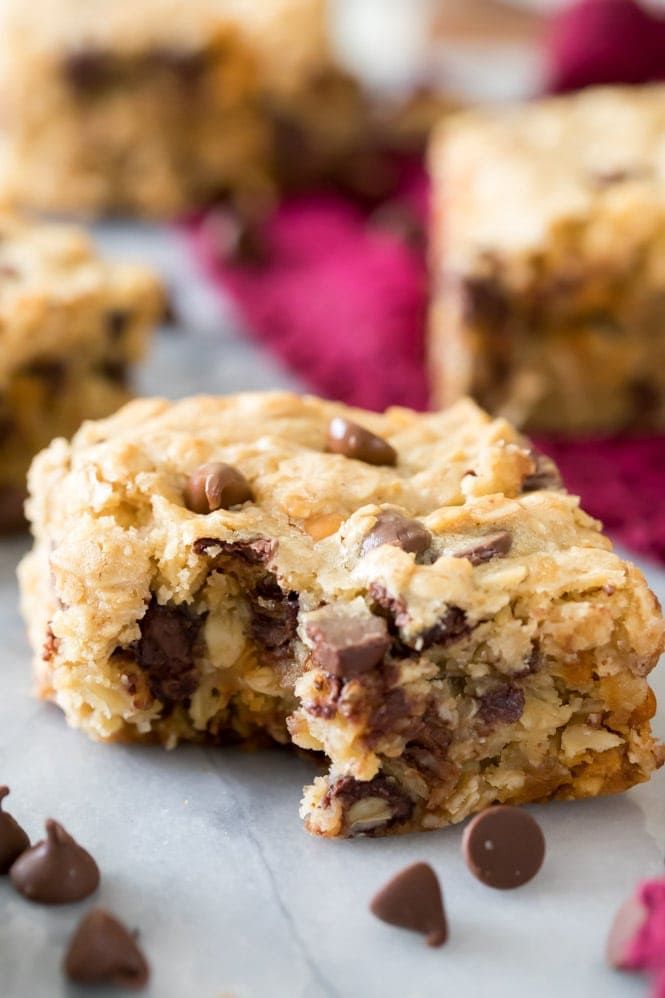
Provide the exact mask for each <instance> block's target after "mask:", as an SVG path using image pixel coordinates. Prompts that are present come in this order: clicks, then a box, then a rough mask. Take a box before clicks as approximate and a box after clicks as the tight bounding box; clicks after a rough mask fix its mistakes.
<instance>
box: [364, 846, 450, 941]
mask: <svg viewBox="0 0 665 998" xmlns="http://www.w3.org/2000/svg"><path fill="white" fill-rule="evenodd" d="M370 911H371V912H372V914H373V915H376V917H377V918H380V919H381V921H382V922H388V924H389V925H397V926H399V927H400V928H402V929H411V930H412V931H413V932H421V933H422V934H423V935H425V936H427V943H428V945H429V946H443V944H444V943H445V942H446V940H447V938H448V923H447V921H446V915H445V911H444V908H443V897H442V895H441V887H440V885H439V880H438V878H437V875H436V873H435V872H434V870H433V869H432V867H431V866H430V865H429V863H414V864H413V865H412V866H407V868H406V869H405V870H402V871H401V873H398V874H397V875H396V876H394V877H393V879H392V880H390V881H389V882H388V883H387V884H386V886H385V887H383V888H382V889H381V890H380V891H379V892H378V894H376V895H375V897H374V898H373V899H372V902H371V904H370Z"/></svg>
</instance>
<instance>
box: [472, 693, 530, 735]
mask: <svg viewBox="0 0 665 998" xmlns="http://www.w3.org/2000/svg"><path fill="white" fill-rule="evenodd" d="M523 712H524V691H523V690H521V689H520V687H519V686H515V685H513V684H512V683H500V684H499V685H498V686H496V687H495V688H494V689H493V690H490V691H489V692H488V693H485V694H483V696H481V697H480V699H479V704H478V716H479V717H480V718H481V720H482V721H484V722H485V724H489V725H492V724H499V723H500V724H514V723H515V722H516V721H519V719H520V717H521V716H522V714H523Z"/></svg>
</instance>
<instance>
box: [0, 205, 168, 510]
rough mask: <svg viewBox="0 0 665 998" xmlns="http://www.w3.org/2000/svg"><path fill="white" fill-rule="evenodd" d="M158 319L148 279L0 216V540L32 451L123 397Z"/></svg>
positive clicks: (65, 238)
mask: <svg viewBox="0 0 665 998" xmlns="http://www.w3.org/2000/svg"><path fill="white" fill-rule="evenodd" d="M162 310H163V300H162V291H161V287H160V285H159V282H158V281H157V279H156V278H155V277H154V276H153V275H152V273H150V272H148V271H146V270H144V269H143V268H141V267H135V266H131V265H125V264H120V263H110V262H104V261H103V260H101V259H100V258H99V256H98V255H97V253H96V252H95V250H94V248H93V246H92V244H91V242H90V241H89V239H88V238H87V237H86V236H85V235H84V234H83V233H82V232H81V231H79V230H78V229H72V228H69V227H66V226H62V225H43V224H32V223H27V222H24V221H21V220H18V219H16V218H15V217H13V216H8V215H4V216H0V347H1V350H0V530H6V529H10V528H13V527H14V526H17V525H18V524H19V523H21V522H22V515H23V514H22V504H23V499H24V498H25V489H26V486H25V479H26V473H27V470H28V467H29V464H30V461H31V459H32V458H33V456H34V455H35V454H36V453H37V451H39V450H40V449H41V448H42V447H45V446H46V444H48V443H49V441H50V440H52V439H53V437H55V436H58V435H66V436H69V435H71V434H72V433H73V432H74V431H75V430H76V429H77V428H78V427H79V425H80V423H81V421H82V420H83V419H86V418H98V417H100V416H106V415H108V414H109V413H111V412H113V411H114V410H115V409H117V408H118V406H120V405H122V404H123V403H124V402H126V401H127V399H128V398H129V397H130V393H129V385H128V376H129V368H130V366H131V365H132V364H134V363H135V362H136V361H137V360H139V359H140V358H141V357H142V356H143V353H144V352H145V349H146V345H147V341H148V337H149V334H150V331H151V329H152V327H153V325H154V324H155V322H156V321H157V319H158V318H159V316H160V314H161V311H162Z"/></svg>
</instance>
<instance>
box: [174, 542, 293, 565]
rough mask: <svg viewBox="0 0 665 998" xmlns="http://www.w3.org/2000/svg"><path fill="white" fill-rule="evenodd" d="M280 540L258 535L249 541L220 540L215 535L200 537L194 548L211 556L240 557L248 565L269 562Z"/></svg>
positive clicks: (197, 552)
mask: <svg viewBox="0 0 665 998" xmlns="http://www.w3.org/2000/svg"><path fill="white" fill-rule="evenodd" d="M277 544H278V542H277V541H275V540H269V539H268V538H267V537H256V538H254V540H247V541H220V540H217V539H216V538H215V537H199V538H198V539H197V540H195V541H194V544H193V545H192V548H193V550H194V553H195V554H200V555H207V556H208V557H211V558H218V557H220V556H221V557H227V558H239V559H240V560H241V561H245V562H247V564H248V565H263V564H267V563H268V562H269V561H271V560H272V558H274V556H275V553H276V552H277Z"/></svg>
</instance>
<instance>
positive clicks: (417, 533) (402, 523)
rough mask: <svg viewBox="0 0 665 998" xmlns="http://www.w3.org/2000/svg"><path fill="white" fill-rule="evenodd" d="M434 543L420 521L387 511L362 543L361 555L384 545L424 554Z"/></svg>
mask: <svg viewBox="0 0 665 998" xmlns="http://www.w3.org/2000/svg"><path fill="white" fill-rule="evenodd" d="M431 543H432V535H431V534H430V532H429V530H427V528H426V527H423V525H422V523H419V522H418V520H411V519H409V518H408V517H406V516H402V515H401V513H394V512H391V511H390V510H386V511H385V512H383V513H380V514H379V516H378V517H377V520H376V523H375V524H374V526H373V527H372V529H371V530H370V532H369V533H368V534H367V536H366V537H365V539H364V540H363V542H362V546H361V553H362V554H363V555H366V554H367V553H368V552H369V551H372V550H373V549H374V548H378V547H381V545H383V544H392V545H394V546H395V547H398V548H401V549H402V551H409V552H411V553H412V554H423V553H424V552H425V551H427V549H428V547H429V546H430V544H431Z"/></svg>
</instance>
